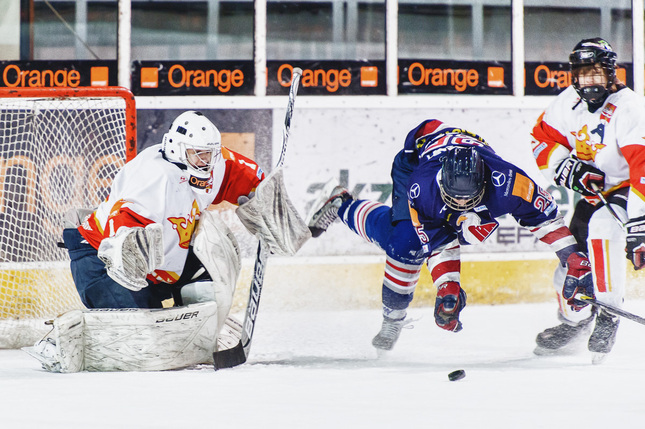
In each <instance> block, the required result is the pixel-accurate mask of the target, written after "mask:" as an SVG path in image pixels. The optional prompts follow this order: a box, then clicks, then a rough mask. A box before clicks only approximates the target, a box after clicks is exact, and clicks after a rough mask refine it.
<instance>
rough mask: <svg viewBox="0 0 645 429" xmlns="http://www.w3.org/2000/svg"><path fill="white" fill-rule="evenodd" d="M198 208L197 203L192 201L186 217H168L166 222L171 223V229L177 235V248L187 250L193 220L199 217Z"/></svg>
mask: <svg viewBox="0 0 645 429" xmlns="http://www.w3.org/2000/svg"><path fill="white" fill-rule="evenodd" d="M199 213H200V212H199V206H198V205H197V201H193V207H192V209H191V210H190V213H189V214H188V216H187V217H185V218H183V217H169V218H168V220H169V221H170V222H171V223H172V228H173V229H174V230H175V231H177V234H179V247H181V248H182V249H188V245H189V244H190V239H191V237H192V236H193V231H194V230H195V219H196V218H197V216H198V215H199Z"/></svg>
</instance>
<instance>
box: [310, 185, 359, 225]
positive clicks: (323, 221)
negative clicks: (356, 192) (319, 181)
mask: <svg viewBox="0 0 645 429" xmlns="http://www.w3.org/2000/svg"><path fill="white" fill-rule="evenodd" d="M351 199H352V196H351V194H350V193H349V192H348V191H347V189H345V188H343V187H342V186H335V183H334V182H333V181H330V182H328V183H327V184H326V185H325V187H324V188H323V189H322V191H321V192H320V196H319V197H318V199H317V200H316V201H315V202H314V204H313V206H312V209H311V212H310V213H309V216H307V225H308V226H309V231H311V236H312V237H319V236H320V235H321V234H322V233H323V232H325V231H327V228H329V225H331V224H332V223H334V221H335V220H336V219H338V209H339V208H340V206H341V205H342V204H343V203H344V202H345V201H347V200H351Z"/></svg>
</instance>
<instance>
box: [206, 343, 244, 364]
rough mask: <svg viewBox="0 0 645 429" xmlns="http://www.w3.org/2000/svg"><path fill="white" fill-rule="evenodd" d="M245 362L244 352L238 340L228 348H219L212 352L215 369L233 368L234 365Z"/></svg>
mask: <svg viewBox="0 0 645 429" xmlns="http://www.w3.org/2000/svg"><path fill="white" fill-rule="evenodd" d="M244 362H246V353H245V352H244V347H243V346H242V342H241V341H240V342H239V343H237V344H236V345H235V347H232V348H230V349H226V350H219V351H217V352H215V353H213V365H214V366H215V371H217V370H218V369H224V368H233V367H234V366H238V365H242V364H243V363H244Z"/></svg>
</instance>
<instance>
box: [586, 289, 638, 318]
mask: <svg viewBox="0 0 645 429" xmlns="http://www.w3.org/2000/svg"><path fill="white" fill-rule="evenodd" d="M575 298H576V299H577V300H578V301H582V302H588V303H589V304H591V305H593V306H594V307H598V308H603V309H605V310H606V311H608V312H609V313H612V314H614V315H616V316H620V317H624V318H625V319H629V320H632V321H634V322H636V323H640V324H641V325H645V318H643V317H640V316H637V315H635V314H633V313H630V312H629V311H625V310H623V309H620V308H618V307H614V306H613V305H610V304H605V303H604V302H600V301H596V300H595V299H594V298H591V297H590V296H585V295H582V294H578V295H576V297H575Z"/></svg>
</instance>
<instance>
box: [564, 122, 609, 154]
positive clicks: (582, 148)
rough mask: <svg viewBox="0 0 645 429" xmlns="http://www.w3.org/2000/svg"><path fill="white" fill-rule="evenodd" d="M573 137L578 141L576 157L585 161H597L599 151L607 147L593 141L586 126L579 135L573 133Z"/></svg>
mask: <svg viewBox="0 0 645 429" xmlns="http://www.w3.org/2000/svg"><path fill="white" fill-rule="evenodd" d="M571 135H572V136H573V137H574V138H575V139H576V156H577V157H578V158H579V159H581V160H583V161H595V160H596V154H597V153H598V151H599V150H600V149H602V148H603V147H605V146H607V145H605V144H602V143H594V142H592V141H591V138H590V137H589V130H588V128H587V125H584V126H583V127H582V128H581V129H580V131H578V132H577V133H576V132H573V131H572V132H571Z"/></svg>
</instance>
